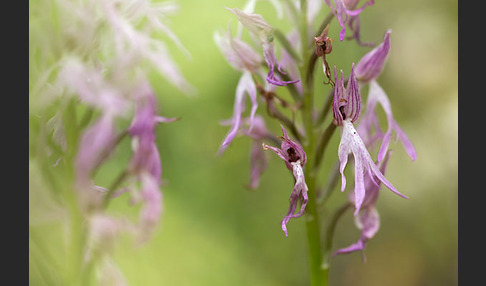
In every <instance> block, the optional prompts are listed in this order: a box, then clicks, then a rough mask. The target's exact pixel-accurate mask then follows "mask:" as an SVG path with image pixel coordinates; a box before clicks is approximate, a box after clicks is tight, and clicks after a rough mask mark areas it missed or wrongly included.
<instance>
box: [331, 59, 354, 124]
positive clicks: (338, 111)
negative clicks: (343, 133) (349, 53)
mask: <svg viewBox="0 0 486 286" xmlns="http://www.w3.org/2000/svg"><path fill="white" fill-rule="evenodd" d="M334 79H335V87H334V98H333V104H332V113H333V117H334V121H333V122H334V124H336V125H341V124H342V122H343V121H344V120H346V119H350V120H351V122H356V121H357V120H358V118H359V116H360V114H361V94H360V91H359V85H358V81H357V80H356V76H355V74H354V63H353V65H352V67H351V73H350V75H349V80H348V84H347V87H346V88H345V87H344V74H343V71H342V70H341V78H340V79H338V78H337V72H336V66H334Z"/></svg>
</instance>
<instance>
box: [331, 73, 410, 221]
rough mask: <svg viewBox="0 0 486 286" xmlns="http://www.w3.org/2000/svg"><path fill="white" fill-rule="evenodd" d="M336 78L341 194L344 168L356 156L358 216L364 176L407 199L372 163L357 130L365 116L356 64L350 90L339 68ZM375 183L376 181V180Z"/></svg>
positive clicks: (333, 108) (335, 120) (335, 118)
mask: <svg viewBox="0 0 486 286" xmlns="http://www.w3.org/2000/svg"><path fill="white" fill-rule="evenodd" d="M334 77H335V80H336V87H335V91H334V101H333V107H332V111H333V115H334V123H335V124H336V125H338V126H340V127H341V142H340V143H339V150H338V156H339V161H340V162H341V164H340V169H339V171H340V173H341V178H342V183H341V191H344V189H345V187H346V177H345V176H344V168H345V167H346V164H347V162H348V155H349V154H350V153H352V154H353V157H354V165H355V170H354V173H355V189H354V193H355V206H356V211H355V213H354V214H355V215H357V214H358V212H359V210H360V208H361V205H362V204H363V201H364V198H365V186H364V176H365V175H367V176H370V177H371V178H375V177H376V178H377V179H378V180H379V181H381V182H382V183H383V184H384V185H385V186H386V187H387V188H389V189H390V190H391V191H393V192H394V193H396V194H397V195H399V196H401V197H404V198H407V197H406V196H405V195H403V194H401V193H400V192H398V191H397V190H396V188H395V187H394V186H393V185H392V184H391V183H390V182H389V181H388V180H387V179H386V178H385V176H384V175H383V174H382V173H381V172H380V170H379V169H378V167H377V166H376V165H375V163H374V162H373V160H372V159H371V155H370V153H369V152H368V150H367V149H366V146H365V144H364V142H363V140H362V139H361V137H360V135H359V134H358V132H357V131H356V129H355V128H354V125H353V123H354V122H356V121H357V120H358V118H359V114H360V112H361V95H360V93H359V86H358V81H357V79H356V75H355V73H354V64H353V66H352V68H351V74H350V76H349V81H348V85H347V88H345V87H344V76H343V72H342V71H341V78H340V79H337V73H336V67H334ZM373 182H375V184H377V183H376V181H375V180H374V179H373Z"/></svg>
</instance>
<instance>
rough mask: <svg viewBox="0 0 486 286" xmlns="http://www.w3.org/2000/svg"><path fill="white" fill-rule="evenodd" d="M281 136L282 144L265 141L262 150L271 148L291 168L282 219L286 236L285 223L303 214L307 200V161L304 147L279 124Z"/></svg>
mask: <svg viewBox="0 0 486 286" xmlns="http://www.w3.org/2000/svg"><path fill="white" fill-rule="evenodd" d="M281 127H282V133H283V137H280V138H281V139H282V145H281V147H280V149H279V148H276V147H272V146H269V145H267V144H265V143H263V144H262V146H263V149H264V150H268V149H271V150H272V151H273V152H274V153H275V154H277V156H279V157H280V158H281V159H283V160H284V161H285V165H286V166H287V168H288V169H289V170H292V173H293V175H294V178H295V185H294V189H293V190H292V193H291V194H290V199H289V200H290V206H289V210H288V212H287V215H286V216H285V217H284V219H283V220H282V230H283V231H284V233H285V236H287V237H288V232H287V223H288V222H289V220H290V219H291V218H296V217H300V216H302V215H303V214H304V211H305V207H306V205H307V202H308V200H309V198H308V196H307V191H308V188H307V184H306V183H305V177H304V169H303V167H304V165H305V163H306V162H307V155H306V154H305V152H304V149H303V148H302V147H301V146H300V145H299V144H297V143H295V142H293V141H292V140H290V138H289V134H288V133H287V130H285V128H284V127H283V125H281ZM299 201H300V211H299V212H298V213H295V214H294V212H295V210H296V208H297V203H298V202H299Z"/></svg>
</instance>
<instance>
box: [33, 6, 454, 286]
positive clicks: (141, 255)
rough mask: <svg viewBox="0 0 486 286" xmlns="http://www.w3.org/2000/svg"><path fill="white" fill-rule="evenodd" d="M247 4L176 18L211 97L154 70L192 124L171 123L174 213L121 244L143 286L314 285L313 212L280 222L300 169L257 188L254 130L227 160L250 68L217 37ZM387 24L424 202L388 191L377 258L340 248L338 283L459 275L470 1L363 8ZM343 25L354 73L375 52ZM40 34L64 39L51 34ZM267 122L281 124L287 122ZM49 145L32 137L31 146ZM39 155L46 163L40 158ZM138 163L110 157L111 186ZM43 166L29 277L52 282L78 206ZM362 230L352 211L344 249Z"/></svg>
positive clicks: (388, 70)
mask: <svg viewBox="0 0 486 286" xmlns="http://www.w3.org/2000/svg"><path fill="white" fill-rule="evenodd" d="M43 2H45V1H31V2H30V3H29V5H30V6H32V5H43V4H44V3H43ZM47 2H48V1H47ZM244 2H245V1H235V0H233V1H229V0H228V1H219V0H218V1H216V0H207V1H189V0H181V1H178V3H179V5H180V10H179V11H178V13H177V14H176V15H175V16H173V17H172V18H171V19H170V20H169V23H168V25H169V26H170V27H171V28H172V30H173V31H174V33H175V34H177V35H178V37H179V38H180V40H181V42H182V44H183V45H184V46H185V47H186V48H187V49H188V51H189V52H190V53H191V55H192V57H191V59H187V58H186V56H185V55H184V54H183V53H180V52H179V53H178V52H177V49H178V47H177V46H175V45H172V46H170V47H169V48H170V49H171V51H172V54H173V55H174V58H175V60H176V61H177V62H178V64H179V66H180V68H181V70H182V71H183V73H184V75H185V76H186V78H187V79H188V80H189V81H190V82H191V83H192V84H193V86H194V87H195V88H196V89H197V90H198V95H197V96H196V97H186V96H184V95H182V94H181V92H180V91H178V90H177V89H175V88H174V87H172V86H171V85H170V84H169V83H167V82H166V81H165V80H163V79H161V76H160V75H158V74H156V73H154V74H151V76H150V81H151V83H152V84H153V86H154V89H155V92H156V94H157V96H158V98H159V99H160V102H161V106H160V109H161V110H162V111H163V113H164V115H165V116H168V117H181V120H179V121H177V122H174V123H171V124H167V125H160V126H159V127H158V128H157V144H158V147H159V150H160V154H161V158H162V164H163V168H164V173H163V175H162V176H163V178H164V180H165V182H166V185H165V186H164V187H163V195H164V198H163V205H164V210H163V216H162V220H161V223H160V224H159V226H158V227H157V229H156V231H155V233H154V235H153V237H152V239H151V240H150V241H149V242H148V243H147V244H145V245H142V246H140V247H135V246H134V243H133V241H132V240H131V239H130V238H128V237H121V240H120V241H119V243H118V244H117V245H116V248H115V252H114V253H115V260H116V262H117V264H118V266H119V267H120V269H121V270H122V272H123V275H124V276H125V278H126V279H127V281H128V282H129V284H130V285H307V284H308V273H307V257H306V238H305V225H304V221H303V220H304V218H301V219H296V220H293V221H291V222H290V224H289V228H291V229H292V231H291V233H290V234H289V237H288V238H286V237H285V235H284V234H283V232H282V231H281V229H280V221H281V219H282V216H283V214H284V213H285V211H286V210H287V207H288V196H289V193H290V191H291V186H292V185H293V182H292V181H291V177H290V176H288V175H287V172H288V170H286V168H284V167H283V166H282V164H281V162H280V161H279V159H278V158H276V157H275V156H269V157H270V159H269V165H268V167H267V170H266V172H265V173H264V175H263V176H262V180H261V184H260V187H259V188H258V189H257V190H255V191H250V190H248V189H246V188H245V187H244V185H245V184H247V183H248V182H249V154H250V153H249V152H250V144H251V142H250V139H249V138H243V137H240V138H236V139H235V140H234V141H233V143H232V145H231V146H230V147H229V148H228V149H227V151H226V153H225V154H224V156H222V157H217V156H216V152H217V150H218V147H219V145H220V143H221V141H222V140H223V138H224V136H225V134H226V132H227V127H223V126H221V125H219V121H220V120H222V119H227V118H229V117H230V116H231V114H232V106H233V100H234V87H235V85H236V83H237V80H238V76H239V74H238V72H236V71H234V70H233V69H232V68H231V67H230V66H229V65H228V64H227V63H226V61H225V59H224V57H223V55H222V54H221V53H220V51H219V50H218V48H217V47H216V44H215V43H214V41H213V32H214V31H215V30H217V29H219V28H221V27H223V28H226V27H227V25H228V23H229V22H231V23H232V26H233V27H235V26H236V19H235V18H234V17H233V15H232V14H231V13H230V12H228V11H227V10H225V9H224V7H231V8H234V7H243V5H244ZM46 7H49V5H46ZM256 7H257V11H258V12H259V13H260V14H262V15H264V16H265V19H266V20H267V21H268V22H269V23H271V24H273V25H275V26H280V27H288V26H286V25H288V23H287V22H286V21H285V20H284V19H278V17H277V15H276V14H275V10H274V9H273V6H272V5H271V4H270V2H269V1H259V2H258V4H257V6H256ZM323 11H325V9H323ZM48 12H49V11H46V13H47V14H49V13H48ZM324 16H325V14H323V15H322V17H324ZM40 20H43V21H47V20H49V19H45V18H43V19H40V18H39V15H31V18H30V24H31V25H34V24H35V23H36V21H40ZM50 20H51V21H55V19H54V18H52V19H50ZM386 29H392V34H391V39H392V48H391V52H390V56H389V59H388V62H387V64H386V65H385V69H384V71H383V73H382V75H381V76H380V78H379V80H378V81H379V83H380V85H381V86H382V87H383V88H384V89H385V90H386V91H387V94H388V96H389V98H390V101H391V104H392V107H393V112H394V115H395V118H396V119H397V121H398V122H399V123H400V125H401V127H402V129H404V130H405V131H406V132H407V135H408V136H409V138H410V140H411V141H412V142H413V143H414V145H415V148H416V150H417V161H416V162H411V161H410V160H409V158H408V157H407V154H406V153H405V151H404V150H403V148H402V146H400V145H399V144H396V145H392V148H393V149H394V154H393V158H392V160H390V163H389V166H388V170H387V178H388V179H389V180H390V181H391V182H393V184H394V185H395V186H396V187H397V189H398V190H399V191H400V192H402V193H404V194H406V195H407V196H409V197H410V199H408V200H405V199H402V198H399V197H397V196H396V195H393V194H392V193H391V192H389V191H388V190H386V189H385V188H384V191H383V194H382V195H381V196H380V199H379V200H378V203H377V208H378V211H379V213H380V218H381V227H380V231H379V232H378V233H377V235H376V236H375V237H374V238H373V240H371V241H370V242H369V243H368V245H367V248H366V257H367V262H366V263H362V261H361V257H360V254H359V253H354V254H349V255H344V256H338V257H335V258H334V259H333V260H332V266H331V271H330V284H331V285H373V286H378V285H407V286H409V285H457V268H458V265H457V263H458V260H457V257H458V256H457V191H458V187H457V186H458V184H457V183H458V179H457V162H458V157H457V156H458V153H457V146H458V143H457V142H458V141H457V140H458V136H457V134H458V133H457V131H458V127H457V126H458V125H457V95H458V94H457V87H458V83H457V1H438V0H434V1H420V0H411V1H398V0H387V1H375V5H374V6H371V7H368V8H367V9H366V10H365V11H364V12H363V13H362V14H361V37H362V40H363V41H375V42H380V41H381V40H382V37H383V34H384V32H385V31H386ZM339 30H340V29H339V26H338V25H337V23H336V22H333V23H332V24H331V27H330V36H331V37H333V38H334V39H335V42H334V43H333V52H332V54H331V55H329V56H328V58H327V59H328V61H329V64H330V65H331V66H332V65H334V64H335V63H341V64H342V65H343V66H342V67H338V68H342V69H343V70H344V71H345V73H347V72H348V71H349V68H350V67H351V63H352V62H356V61H357V60H358V59H359V58H360V57H361V56H362V55H363V54H365V53H366V52H367V51H368V49H367V48H364V47H359V46H357V45H355V44H352V43H342V42H339V37H338V33H339ZM37 32H38V33H45V36H46V37H47V36H52V34H51V31H37ZM29 44H30V45H31V46H34V45H37V44H40V43H39V42H35V41H30V43H29ZM49 56H50V55H45V57H44V58H42V57H40V56H39V55H37V56H36V57H35V58H33V57H31V58H30V59H29V60H30V61H33V60H36V61H39V60H49V58H48V57H49ZM39 57H40V58H39ZM31 74H32V75H35V74H37V73H35V71H31ZM30 80H31V81H32V82H33V81H35V80H36V79H35V78H31V79H30ZM316 82H317V84H318V86H317V87H316V92H317V94H316V100H317V101H319V98H320V94H319V92H321V94H322V97H321V100H323V99H324V96H325V95H326V94H327V90H328V87H324V86H321V85H319V83H320V82H321V81H320V80H317V81H316ZM31 104H32V102H31ZM31 110H32V107H31ZM259 111H260V112H263V111H264V109H263V108H261V109H260V110H259ZM31 116H35V114H31ZM267 125H268V127H269V128H270V129H271V130H272V131H274V132H275V133H276V134H279V132H280V130H279V126H278V124H276V122H271V121H270V122H269V123H268V124H267ZM35 130H36V129H35V126H31V132H35ZM336 137H337V136H335V137H334V138H333V140H332V141H331V144H330V146H329V147H328V149H327V150H326V153H325V154H324V155H325V156H326V157H325V166H324V168H323V172H322V180H325V175H326V174H327V171H328V170H329V169H330V168H332V165H333V164H334V162H335V161H336V160H337V143H338V142H337V141H336V139H337V138H336ZM35 147H36V146H35V142H31V150H35ZM122 147H123V146H122ZM125 147H126V150H128V149H129V148H130V147H129V146H128V144H127V146H125ZM119 152H121V153H122V152H123V148H121V149H120V151H119ZM31 154H32V157H31V161H32V162H33V161H34V160H36V154H35V152H31ZM126 160H127V158H126V157H124V156H123V155H120V156H117V157H115V159H113V160H112V161H110V162H108V166H107V167H106V168H105V169H103V170H102V171H101V172H100V174H99V177H98V180H99V181H100V183H101V184H102V183H105V184H109V183H110V182H111V180H113V177H114V174H115V173H116V172H115V171H114V170H118V166H119V165H120V164H125V163H126ZM30 165H31V168H30V176H29V180H30V184H29V185H30V190H29V198H30V209H29V222H30V232H29V236H30V240H29V242H30V243H29V250H30V251H29V253H30V255H29V258H30V265H29V266H30V267H29V276H30V284H31V285H45V284H44V282H43V281H47V280H51V281H58V280H56V279H58V277H59V275H60V274H59V273H58V272H57V270H58V269H59V266H60V265H62V264H63V263H65V259H66V254H67V253H69V249H63V248H62V247H58V246H59V245H62V243H60V242H61V241H62V240H63V239H64V232H65V230H64V229H63V228H62V227H61V226H62V225H61V224H60V223H59V221H60V220H61V219H62V217H63V216H64V215H65V213H63V210H62V209H60V208H58V207H57V206H56V203H55V197H52V194H51V193H50V192H49V191H48V190H47V189H46V188H47V185H45V183H44V181H43V180H42V179H41V177H40V176H41V174H42V172H41V170H38V169H37V168H36V167H35V164H33V163H31V164H30ZM347 192H348V189H346V191H345V193H344V194H343V193H340V192H339V191H337V190H336V191H335V192H334V193H333V195H332V197H331V202H330V203H331V204H335V205H336V206H337V205H339V204H340V203H341V202H343V201H345V200H346V198H347ZM109 211H110V212H113V213H121V212H127V211H128V212H133V210H130V207H129V202H128V199H127V200H123V199H120V200H117V201H116V203H114V204H112V205H110V209H109ZM358 236H359V231H358V230H357V229H356V228H355V226H354V224H353V218H352V215H351V213H347V214H346V215H345V216H344V217H343V218H342V220H341V221H340V222H339V224H338V227H337V232H336V236H335V240H334V242H335V244H334V249H337V248H339V247H344V246H347V245H349V244H351V243H352V242H354V241H356V240H357V238H358ZM59 285H61V283H60V284H59Z"/></svg>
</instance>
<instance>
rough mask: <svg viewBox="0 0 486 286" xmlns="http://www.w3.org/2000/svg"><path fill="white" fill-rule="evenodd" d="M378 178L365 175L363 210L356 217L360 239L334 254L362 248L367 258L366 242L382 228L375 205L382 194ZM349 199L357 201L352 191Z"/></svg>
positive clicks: (388, 155) (383, 167) (385, 163)
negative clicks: (365, 251) (377, 181)
mask: <svg viewBox="0 0 486 286" xmlns="http://www.w3.org/2000/svg"><path fill="white" fill-rule="evenodd" d="M390 153H391V151H389V152H388V153H387V155H386V156H385V159H384V160H383V161H382V162H381V166H380V172H381V173H382V174H385V170H386V166H387V163H388V159H389V158H390ZM377 179H378V178H377V177H376V176H375V177H373V178H372V177H370V176H366V177H365V182H364V186H365V191H366V193H365V198H364V201H363V205H362V208H361V210H360V211H359V213H358V214H357V215H356V216H355V217H354V221H355V224H356V226H357V227H358V228H359V229H361V236H360V238H359V240H358V241H357V242H356V243H354V244H352V245H350V246H348V247H346V248H341V249H339V250H337V251H336V252H335V253H334V256H336V255H338V254H344V253H350V252H354V251H360V250H361V251H362V255H363V256H362V257H363V261H364V260H365V255H364V249H365V246H366V242H367V241H368V240H369V239H371V238H372V237H373V236H374V235H375V234H376V232H377V231H378V229H379V228H380V217H379V215H378V212H377V210H376V207H375V205H376V201H377V200H378V195H379V194H380V188H379V185H377V184H376V180H377ZM349 201H350V202H352V203H354V202H355V196H354V194H353V193H352V192H351V193H350V196H349Z"/></svg>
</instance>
